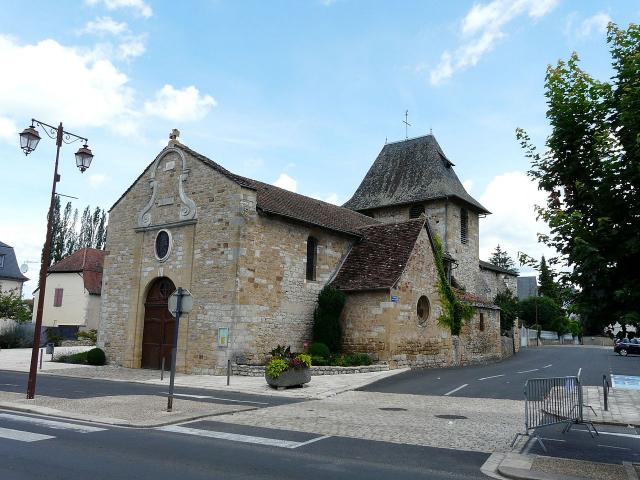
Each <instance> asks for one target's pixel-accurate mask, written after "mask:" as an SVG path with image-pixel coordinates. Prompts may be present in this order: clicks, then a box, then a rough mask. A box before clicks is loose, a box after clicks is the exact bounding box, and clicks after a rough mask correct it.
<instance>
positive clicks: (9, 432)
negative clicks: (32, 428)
mask: <svg viewBox="0 0 640 480" xmlns="http://www.w3.org/2000/svg"><path fill="white" fill-rule="evenodd" d="M0 438H6V439H8V440H17V441H19V442H39V441H40V440H49V439H50V438H56V437H53V436H51V435H43V434H41V433H33V432H23V431H22V430H13V429H11V428H3V427H0Z"/></svg>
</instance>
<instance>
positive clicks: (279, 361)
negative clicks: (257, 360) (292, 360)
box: [266, 357, 289, 378]
mask: <svg viewBox="0 0 640 480" xmlns="http://www.w3.org/2000/svg"><path fill="white" fill-rule="evenodd" d="M288 369H289V362H287V361H286V360H285V359H284V358H281V357H273V358H272V359H271V360H269V361H268V362H267V366H266V372H267V375H268V376H269V377H271V378H278V377H279V376H280V375H281V374H282V372H284V371H286V370H288Z"/></svg>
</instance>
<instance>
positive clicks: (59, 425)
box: [0, 413, 106, 433]
mask: <svg viewBox="0 0 640 480" xmlns="http://www.w3.org/2000/svg"><path fill="white" fill-rule="evenodd" d="M1 419H7V420H11V421H15V422H23V423H30V424H32V425H37V426H39V427H46V428H53V429H55V430H70V431H72V432H77V433H93V432H101V431H103V430H106V429H105V428H99V427H91V426H89V425H81V424H78V423H67V422H59V421H55V420H46V419H44V418H39V417H27V416H22V415H14V414H11V413H0V420H1Z"/></svg>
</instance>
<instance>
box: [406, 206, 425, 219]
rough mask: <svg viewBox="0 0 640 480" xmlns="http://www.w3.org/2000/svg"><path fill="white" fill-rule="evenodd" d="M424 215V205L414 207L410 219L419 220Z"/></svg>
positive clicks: (410, 211) (410, 212)
mask: <svg viewBox="0 0 640 480" xmlns="http://www.w3.org/2000/svg"><path fill="white" fill-rule="evenodd" d="M423 213H424V205H420V204H417V205H412V206H411V208H410V209H409V218H418V217H419V216H420V215H422V214H423Z"/></svg>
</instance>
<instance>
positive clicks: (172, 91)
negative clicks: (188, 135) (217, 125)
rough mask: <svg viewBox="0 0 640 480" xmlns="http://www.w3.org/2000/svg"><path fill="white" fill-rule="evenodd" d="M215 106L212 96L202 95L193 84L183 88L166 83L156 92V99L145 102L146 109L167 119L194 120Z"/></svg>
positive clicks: (147, 111) (148, 113)
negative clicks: (179, 88)
mask: <svg viewBox="0 0 640 480" xmlns="http://www.w3.org/2000/svg"><path fill="white" fill-rule="evenodd" d="M215 106H216V101H215V100H214V99H213V97H212V96H210V95H200V92H199V91H198V89H197V88H196V87H194V86H193V85H192V86H189V87H186V88H183V89H182V90H178V89H176V88H174V87H173V86H172V85H165V86H164V87H162V89H160V90H158V91H157V92H156V98H155V100H153V101H148V102H145V104H144V111H145V113H146V114H147V115H152V116H156V117H160V118H164V119H167V120H177V121H193V120H199V119H201V118H202V117H204V116H205V115H206V114H207V113H208V112H209V110H210V109H211V108H212V107H215Z"/></svg>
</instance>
